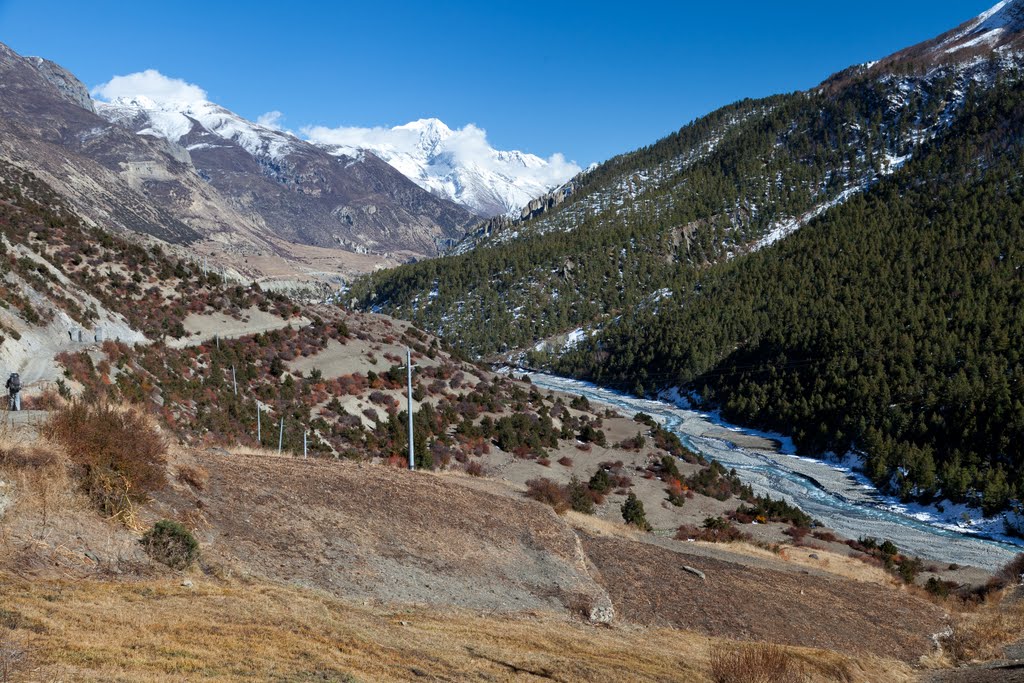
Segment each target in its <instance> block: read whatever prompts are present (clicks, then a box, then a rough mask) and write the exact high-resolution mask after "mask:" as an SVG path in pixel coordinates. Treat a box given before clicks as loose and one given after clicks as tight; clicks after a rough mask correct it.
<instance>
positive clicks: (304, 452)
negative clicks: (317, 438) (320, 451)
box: [302, 429, 309, 458]
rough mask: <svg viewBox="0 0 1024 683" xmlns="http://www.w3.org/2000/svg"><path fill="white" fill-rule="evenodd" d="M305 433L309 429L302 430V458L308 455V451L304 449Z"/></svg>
mask: <svg viewBox="0 0 1024 683" xmlns="http://www.w3.org/2000/svg"><path fill="white" fill-rule="evenodd" d="M307 434H309V430H308V429H306V430H303V432H302V457H303V458H308V457H309V451H308V450H306V435H307Z"/></svg>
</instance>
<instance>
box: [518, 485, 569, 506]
mask: <svg viewBox="0 0 1024 683" xmlns="http://www.w3.org/2000/svg"><path fill="white" fill-rule="evenodd" d="M526 497H527V498H532V499H533V500H536V501H539V502H541V503H547V504H548V505H550V506H551V507H553V508H554V509H555V512H557V513H559V514H561V513H563V512H565V511H566V510H568V509H569V495H568V493H567V492H566V490H565V489H564V488H563V487H561V486H559V485H558V484H557V483H555V482H553V481H551V480H550V479H546V478H544V477H540V478H537V479H531V480H529V481H528V482H526Z"/></svg>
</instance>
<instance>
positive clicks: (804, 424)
mask: <svg viewBox="0 0 1024 683" xmlns="http://www.w3.org/2000/svg"><path fill="white" fill-rule="evenodd" d="M1022 141H1024V86H1022V85H1020V84H1017V85H1004V86H1000V87H997V88H995V89H994V90H993V91H991V92H990V93H987V94H985V95H982V96H980V97H977V98H975V99H973V100H972V101H970V102H968V103H967V105H966V107H965V110H964V113H963V115H962V116H961V117H960V118H959V120H958V121H957V122H956V123H955V124H954V126H953V127H952V128H951V129H950V131H949V132H948V133H947V134H946V135H944V136H942V137H941V138H939V139H937V140H935V141H934V142H933V143H931V144H930V145H929V146H928V148H926V149H924V150H922V153H921V154H920V155H919V156H918V158H917V159H915V160H914V161H911V162H910V163H908V165H907V166H906V167H905V168H904V169H902V170H901V171H900V172H898V173H896V174H894V175H893V176H892V177H890V178H888V179H885V180H883V181H882V182H881V183H880V184H879V185H877V186H876V187H875V188H873V189H872V190H870V191H868V192H866V193H864V194H863V195H860V196H857V197H854V198H852V199H850V200H849V201H848V202H847V203H846V204H844V205H843V206H841V207H838V208H836V209H834V210H832V211H830V212H828V213H826V214H825V215H824V216H822V217H821V218H819V219H816V220H815V221H813V222H811V223H810V224H809V225H808V226H806V227H804V228H803V229H801V230H800V231H799V232H798V233H796V234H795V235H793V236H792V237H790V238H789V239H786V240H783V241H781V242H779V243H778V244H777V245H775V246H774V247H773V248H771V249H765V250H763V251H760V252H758V253H755V254H751V255H749V256H747V257H746V258H743V259H740V260H735V261H732V262H728V263H723V264H719V265H716V266H715V267H713V268H710V269H709V270H707V271H705V272H702V273H699V274H698V275H696V276H695V277H694V279H693V281H692V283H689V284H688V285H684V286H682V287H679V288H678V289H676V290H674V291H673V297H672V298H671V305H662V306H660V307H659V308H658V310H657V311H656V312H655V311H653V310H644V311H640V312H638V313H636V314H635V315H630V316H624V317H623V318H622V319H621V320H620V321H619V322H618V323H616V324H613V325H610V326H609V327H608V328H607V329H606V330H605V331H604V332H603V333H601V334H600V335H599V336H598V337H596V338H595V339H593V340H591V341H590V342H589V343H586V344H584V345H582V346H581V347H579V348H578V349H577V350H575V351H574V352H571V353H569V354H567V355H566V356H564V357H563V358H561V359H559V360H558V361H557V363H556V365H557V367H558V368H559V369H560V370H561V371H563V372H571V373H573V374H577V375H582V376H585V377H589V378H591V379H593V380H595V381H597V382H599V383H602V384H613V385H616V386H619V387H622V388H626V389H629V390H631V391H635V392H638V393H647V392H650V391H652V390H654V389H657V388H659V387H666V386H675V385H686V386H689V387H691V388H692V389H695V390H696V391H697V392H698V393H699V394H700V395H701V396H702V397H703V399H704V400H705V401H707V402H709V403H711V404H714V405H718V406H720V407H721V408H722V409H723V412H724V414H725V415H726V416H728V417H729V418H731V419H734V420H737V421H740V422H743V423H745V424H754V425H758V426H763V427H768V428H771V429H775V430H779V431H782V432H785V433H788V434H792V435H793V436H794V437H795V440H796V442H797V443H798V444H799V445H800V446H801V447H802V448H805V449H809V450H813V451H818V452H821V451H825V450H835V451H844V450H845V449H848V448H850V447H856V448H859V449H860V450H862V451H863V453H864V454H865V457H866V463H867V469H868V472H869V474H870V475H871V476H872V478H873V479H874V480H875V481H876V482H878V483H881V484H885V485H888V486H891V487H892V488H894V489H895V490H896V491H898V492H900V493H901V494H903V495H905V496H907V497H916V498H924V499H930V498H933V497H935V496H936V495H938V494H939V493H940V492H941V494H942V495H943V496H944V497H948V498H950V499H952V500H954V501H968V500H970V501H972V502H978V503H980V504H981V505H982V506H983V508H984V509H985V510H986V511H989V512H993V511H996V510H998V509H1001V508H1004V507H1006V506H1007V505H1008V504H1009V503H1010V501H1012V500H1014V499H1016V498H1018V497H1019V496H1020V494H1021V492H1022V491H1024V394H1022V391H1024V383H1022V380H1024V365H1022V356H1021V351H1022V349H1021V344H1022V343H1024V311H1022V310H1021V304H1022V298H1024V271H1022V268H1024V178H1022V176H1021V169H1022V168H1024V146H1022Z"/></svg>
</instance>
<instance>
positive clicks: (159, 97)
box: [93, 71, 476, 258]
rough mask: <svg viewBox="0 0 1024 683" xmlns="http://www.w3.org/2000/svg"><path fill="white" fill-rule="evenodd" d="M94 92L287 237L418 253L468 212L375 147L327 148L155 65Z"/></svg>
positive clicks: (114, 120) (456, 233)
mask: <svg viewBox="0 0 1024 683" xmlns="http://www.w3.org/2000/svg"><path fill="white" fill-rule="evenodd" d="M93 94H94V95H95V96H97V97H98V98H101V101H97V102H95V109H96V112H97V113H98V114H99V115H100V116H101V117H103V118H104V119H106V120H107V121H109V122H110V123H111V124H114V125H115V126H117V127H119V128H122V129H126V130H129V131H132V132H133V133H135V134H136V135H138V136H139V137H141V138H155V139H158V140H162V141H166V142H167V143H170V144H171V145H172V146H173V147H174V148H176V149H178V150H180V151H181V153H182V154H184V155H186V156H187V159H188V162H189V163H190V164H191V165H192V166H194V168H195V169H196V171H197V172H198V173H199V175H200V176H201V177H202V178H203V179H204V180H206V182H207V183H209V184H210V185H212V186H213V187H214V188H216V189H217V191H218V192H219V193H220V194H222V195H223V196H225V197H227V198H228V199H229V200H230V201H231V202H232V203H233V204H234V205H235V206H236V207H237V208H238V209H241V210H242V211H244V212H245V213H246V214H247V215H251V216H254V217H257V218H258V220H259V221H260V222H262V223H263V224H265V225H266V226H267V227H268V228H270V230H271V231H272V232H274V233H275V234H276V235H278V236H280V237H282V238H284V239H286V240H288V241H290V242H295V243H300V244H309V245H314V246H319V247H342V248H344V249H347V250H350V251H356V252H362V253H381V254H383V253H396V252H398V253H404V254H408V255H409V256H412V257H415V258H421V257H423V256H434V255H436V254H438V253H439V252H440V251H442V250H444V249H445V248H447V246H448V245H449V244H450V243H451V242H452V241H454V240H457V239H458V238H460V237H461V236H462V235H463V234H464V233H465V231H466V228H467V227H469V226H470V225H472V224H473V222H474V221H475V220H476V218H475V217H474V216H473V214H472V213H470V212H469V211H467V210H466V209H464V208H463V207H462V206H459V205H457V204H456V203H454V202H451V201H449V200H447V199H445V198H442V197H439V196H436V195H434V194H432V193H430V192H427V191H424V190H423V189H421V188H420V187H418V186H417V185H416V184H415V183H413V182H412V181H410V180H409V179H408V178H407V177H405V176H404V175H403V174H402V173H401V172H400V171H398V170H397V169H395V168H394V167H393V166H391V165H389V164H387V163H385V162H384V161H383V160H381V159H379V158H378V157H376V156H374V155H373V154H365V153H363V152H362V151H356V150H351V151H350V153H349V154H329V153H328V152H327V151H326V150H324V149H323V148H322V147H319V146H317V145H315V144H312V143H310V142H307V141H305V140H302V139H300V138H299V137H297V136H295V135H293V134H292V133H290V132H287V131H283V130H280V129H278V128H276V127H274V126H273V125H264V124H262V123H258V122H253V121H250V120H248V119H245V118H243V117H242V116H239V115H238V114H235V113H234V112H231V111H229V110H228V109H226V108H224V107H222V106H220V105H218V104H216V103H214V102H211V101H210V100H209V99H208V98H207V95H206V92H205V91H203V90H202V88H199V87H198V86H195V85H192V84H189V83H185V82H184V81H181V80H178V79H172V78H167V77H166V76H163V75H162V74H160V73H159V72H156V71H146V72H140V73H137V74H131V75H128V76H118V77H116V78H115V79H113V80H112V81H111V82H110V83H107V84H104V85H102V86H99V87H97V88H95V89H94V90H93ZM102 100H105V101H102Z"/></svg>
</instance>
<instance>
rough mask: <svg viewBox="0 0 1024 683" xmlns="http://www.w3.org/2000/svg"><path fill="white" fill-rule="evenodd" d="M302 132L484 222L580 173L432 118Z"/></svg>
mask: <svg viewBox="0 0 1024 683" xmlns="http://www.w3.org/2000/svg"><path fill="white" fill-rule="evenodd" d="M303 132H304V134H306V135H307V136H308V137H309V139H310V140H312V141H314V142H316V143H317V144H319V145H321V146H322V147H324V149H327V150H329V151H330V152H331V153H332V154H342V155H352V154H355V153H357V152H358V151H360V150H363V151H370V152H372V153H374V154H376V155H377V156H379V157H380V158H382V159H383V160H384V161H386V162H388V163H389V164H391V165H392V166H394V167H395V168H397V169H398V170H399V171H401V172H402V173H403V174H404V175H405V176H406V177H408V178H409V179H411V180H412V181H413V182H415V183H416V184H417V185H419V186H420V187H422V188H424V189H426V190H429V191H430V192H433V193H434V194H437V195H439V196H443V197H447V198H449V199H452V200H453V201H456V202H459V203H460V204H463V205H464V206H467V207H469V208H470V209H471V210H473V211H474V212H476V213H477V214H478V215H480V216H482V217H484V218H488V217H491V216H498V215H506V214H515V213H517V212H518V211H519V210H520V209H521V208H522V207H523V206H525V205H527V204H528V203H529V202H530V201H532V200H533V199H535V198H536V197H539V196H541V195H543V194H545V193H547V192H549V191H551V190H552V189H553V188H554V187H556V186H558V185H560V184H561V183H563V182H565V181H566V180H568V179H569V178H570V177H571V176H573V175H575V174H576V173H578V172H579V170H580V169H579V167H578V166H576V165H575V164H573V163H571V162H566V161H565V160H564V159H563V158H562V157H561V156H560V155H554V156H553V157H552V158H550V159H547V160H545V159H541V158H540V157H538V156H536V155H533V154H528V153H525V152H520V151H518V150H509V151H503V150H496V149H494V148H493V147H491V146H490V144H489V143H487V140H486V134H485V133H484V131H482V130H481V129H479V128H477V127H476V126H474V125H472V124H470V125H468V126H466V127H464V128H462V129H459V130H457V131H453V130H452V129H451V128H449V127H448V126H447V125H446V124H445V123H444V122H443V121H441V120H439V119H436V118H424V119H418V120H416V121H411V122H409V123H406V124H403V125H399V126H394V127H393V128H374V129H361V128H341V129H329V128H326V127H323V126H315V127H309V128H305V129H303Z"/></svg>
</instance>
